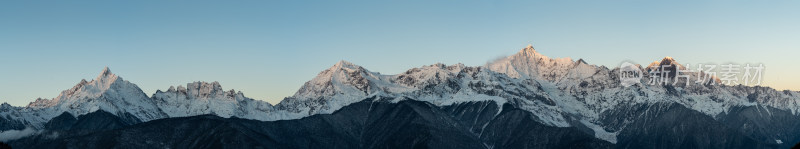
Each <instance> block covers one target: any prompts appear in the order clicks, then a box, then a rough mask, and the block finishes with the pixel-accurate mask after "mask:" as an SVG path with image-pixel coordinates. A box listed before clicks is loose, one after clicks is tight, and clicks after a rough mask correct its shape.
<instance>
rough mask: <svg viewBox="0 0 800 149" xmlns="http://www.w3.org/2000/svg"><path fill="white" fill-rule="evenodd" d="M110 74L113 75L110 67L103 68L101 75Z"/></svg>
mask: <svg viewBox="0 0 800 149" xmlns="http://www.w3.org/2000/svg"><path fill="white" fill-rule="evenodd" d="M108 74H112V73H111V69H108V66H106V67H104V68H103V72H101V73H100V75H108Z"/></svg>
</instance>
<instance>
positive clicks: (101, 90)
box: [27, 67, 165, 121]
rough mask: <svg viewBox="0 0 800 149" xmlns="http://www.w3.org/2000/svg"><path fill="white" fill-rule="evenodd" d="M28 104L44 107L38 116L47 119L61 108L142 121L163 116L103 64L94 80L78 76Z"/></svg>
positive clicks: (133, 87)
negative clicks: (52, 95)
mask: <svg viewBox="0 0 800 149" xmlns="http://www.w3.org/2000/svg"><path fill="white" fill-rule="evenodd" d="M27 108H30V109H33V110H40V111H45V112H43V113H39V115H40V116H41V118H43V119H45V120H46V119H50V118H52V117H55V116H58V115H59V114H62V113H63V112H69V113H71V114H73V115H76V116H78V115H83V114H87V113H91V112H94V111H97V110H103V111H107V112H110V113H114V114H117V115H123V114H126V113H128V114H131V115H133V116H135V117H136V118H138V119H139V120H141V121H149V120H153V119H158V118H164V116H165V115H163V113H162V112H161V111H160V110H159V109H158V108H157V107H156V106H155V104H154V102H153V101H152V100H150V98H148V97H147V95H145V94H144V92H143V91H142V90H141V89H140V88H139V87H138V86H136V84H133V83H130V82H128V81H125V80H123V79H122V78H121V77H119V76H117V75H115V74H113V73H111V71H110V70H109V68H108V67H106V68H104V69H103V71H102V72H101V73H100V75H98V76H97V78H96V79H95V80H92V81H86V80H81V81H80V82H79V83H78V84H76V85H75V86H74V87H72V88H70V89H68V90H64V91H62V92H61V94H59V95H58V97H56V98H53V99H42V98H39V99H36V101H34V102H31V103H30V104H28V106H27Z"/></svg>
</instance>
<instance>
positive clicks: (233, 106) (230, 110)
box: [153, 81, 273, 120]
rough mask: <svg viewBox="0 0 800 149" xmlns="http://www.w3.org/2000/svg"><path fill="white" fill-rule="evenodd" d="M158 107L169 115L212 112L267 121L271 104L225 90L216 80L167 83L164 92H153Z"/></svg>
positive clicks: (181, 115) (182, 115) (192, 114)
mask: <svg viewBox="0 0 800 149" xmlns="http://www.w3.org/2000/svg"><path fill="white" fill-rule="evenodd" d="M153 99H154V100H155V101H156V102H157V105H158V107H159V108H160V109H161V110H162V111H164V113H166V114H167V115H168V116H169V117H185V116H195V115H203V114H215V115H217V116H221V117H231V116H236V117H239V118H247V119H257V120H268V118H270V116H269V115H268V113H269V112H270V111H271V110H272V109H273V108H272V105H271V104H269V103H267V102H264V101H260V100H253V99H251V98H247V97H245V96H244V94H243V93H242V92H236V91H235V90H232V89H231V90H229V91H225V90H223V89H222V86H221V85H220V84H219V82H216V81H214V82H211V83H208V82H192V83H188V84H186V87H185V88H184V87H183V86H178V88H177V89H175V87H174V86H170V88H169V89H168V90H167V92H161V91H158V92H156V93H155V94H153Z"/></svg>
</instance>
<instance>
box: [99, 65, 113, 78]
mask: <svg viewBox="0 0 800 149" xmlns="http://www.w3.org/2000/svg"><path fill="white" fill-rule="evenodd" d="M115 76H116V75H115V74H114V73H111V69H109V68H108V66H106V67H105V68H103V71H102V72H100V75H98V76H97V79H95V80H101V79H103V78H111V77H115Z"/></svg>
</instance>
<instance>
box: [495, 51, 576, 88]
mask: <svg viewBox="0 0 800 149" xmlns="http://www.w3.org/2000/svg"><path fill="white" fill-rule="evenodd" d="M573 65H575V63H574V61H572V59H571V58H569V57H567V58H555V59H553V58H549V57H547V56H545V55H542V54H540V53H539V52H537V51H536V50H535V49H534V48H533V46H530V45H529V46H528V47H525V48H523V49H522V50H520V52H518V53H517V54H514V55H511V56H508V57H505V58H502V59H498V60H496V61H493V62H490V63H487V64H486V67H487V68H489V69H490V70H492V71H495V72H499V73H504V74H506V75H508V76H510V77H512V78H522V79H540V80H548V81H556V80H558V79H559V78H561V77H563V76H564V75H565V74H566V73H567V71H568V69H569V68H571V67H572V66H573Z"/></svg>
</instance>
